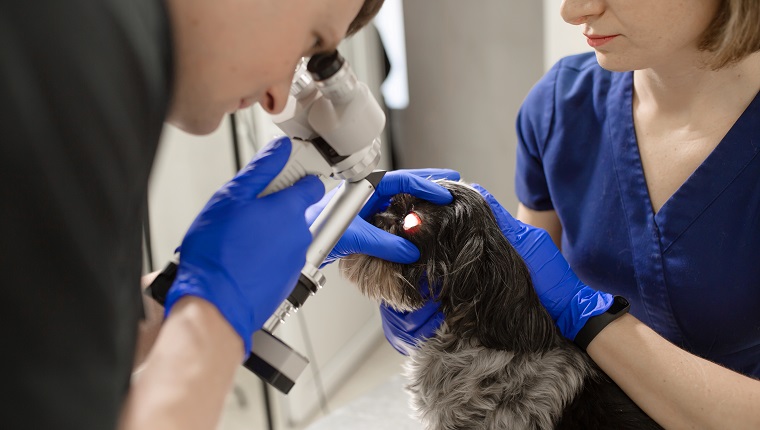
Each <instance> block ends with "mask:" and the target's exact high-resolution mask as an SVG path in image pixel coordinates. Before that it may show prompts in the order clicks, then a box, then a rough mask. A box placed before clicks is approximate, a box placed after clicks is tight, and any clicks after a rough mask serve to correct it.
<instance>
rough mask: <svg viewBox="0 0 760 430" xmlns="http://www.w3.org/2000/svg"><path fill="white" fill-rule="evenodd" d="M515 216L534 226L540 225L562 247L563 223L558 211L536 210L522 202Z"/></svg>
mask: <svg viewBox="0 0 760 430" xmlns="http://www.w3.org/2000/svg"><path fill="white" fill-rule="evenodd" d="M515 218H517V219H519V220H520V221H522V222H524V223H525V224H530V225H532V226H533V227H538V228H542V229H544V230H546V232H547V233H549V236H551V237H552V241H553V242H554V244H555V245H557V248H559V249H560V250H561V249H562V224H560V222H559V217H558V216H557V212H555V211H553V210H548V211H536V210H533V209H529V208H527V207H525V205H523V204H522V203H520V204H519V205H518V206H517V215H516V216H515Z"/></svg>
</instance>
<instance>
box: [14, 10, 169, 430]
mask: <svg viewBox="0 0 760 430" xmlns="http://www.w3.org/2000/svg"><path fill="white" fill-rule="evenodd" d="M170 44H171V41H170V29H169V24H168V18H167V15H166V11H165V9H164V5H163V4H162V2H161V0H130V1H118V0H66V1H60V0H42V1H4V2H0V58H2V60H1V61H0V100H2V103H0V106H2V107H0V141H1V143H0V199H1V201H2V203H1V204H0V285H2V301H3V304H4V306H3V307H4V312H3V324H2V332H3V335H2V339H3V346H2V351H3V352H2V354H0V355H1V356H2V357H3V358H2V363H3V369H4V373H5V376H4V377H3V381H2V382H0V386H2V390H3V392H4V398H5V399H9V400H6V401H9V402H10V403H6V405H5V406H6V407H4V408H3V409H4V413H3V417H2V420H3V427H6V426H7V427H6V428H13V429H21V428H29V429H77V430H82V429H108V428H114V427H115V425H116V422H117V419H118V417H119V413H120V410H121V405H122V402H123V400H124V397H125V395H126V390H127V388H128V383H129V376H130V372H131V368H132V362H133V355H134V347H135V338H136V329H137V322H138V318H139V316H140V312H141V306H142V305H141V299H140V294H139V277H140V273H141V243H140V231H141V230H140V229H141V222H140V221H141V212H142V209H143V204H144V201H145V193H146V188H147V180H148V175H149V172H150V167H151V164H152V162H153V157H154V154H155V150H156V145H157V142H158V138H159V135H160V132H161V128H162V123H163V120H164V117H165V113H166V109H167V105H168V100H169V91H170V85H171V83H170V78H171V72H172V70H171V47H170Z"/></svg>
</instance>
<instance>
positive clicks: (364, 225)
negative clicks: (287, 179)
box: [306, 169, 459, 264]
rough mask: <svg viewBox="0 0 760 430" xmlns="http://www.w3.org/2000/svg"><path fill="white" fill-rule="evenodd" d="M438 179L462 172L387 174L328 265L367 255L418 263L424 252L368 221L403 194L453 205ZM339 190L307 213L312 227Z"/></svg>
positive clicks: (330, 255) (435, 170) (396, 172)
mask: <svg viewBox="0 0 760 430" xmlns="http://www.w3.org/2000/svg"><path fill="white" fill-rule="evenodd" d="M434 179H450V180H453V181H458V180H459V173H458V172H456V171H453V170H447V169H418V170H395V171H391V172H388V173H386V174H385V176H384V177H383V179H382V180H381V181H380V183H379V184H378V185H377V188H376V189H375V193H374V194H373V195H372V197H370V199H369V201H368V202H367V204H366V205H364V208H362V210H361V212H359V216H357V217H356V219H354V221H353V222H352V223H351V225H350V226H349V227H348V229H347V230H346V232H345V233H344V234H343V236H342V237H341V238H340V240H339V241H338V243H337V244H336V245H335V248H333V250H332V251H330V254H328V256H327V258H326V259H325V264H328V263H331V262H333V261H335V260H337V259H340V258H343V257H345V256H348V255H351V254H367V255H371V256H373V257H377V258H382V259H383V260H388V261H392V262H395V263H402V264H408V263H414V262H415V261H417V260H418V259H419V258H420V251H419V250H418V249H417V247H416V246H414V245H413V244H412V243H411V242H409V241H408V240H406V239H403V238H401V237H398V236H396V235H394V234H390V233H388V232H386V231H384V230H382V229H379V228H377V227H375V226H374V225H372V224H370V223H369V222H368V221H367V220H370V219H371V218H372V216H373V215H375V214H376V213H378V212H379V211H381V210H383V209H385V208H387V207H388V205H389V204H390V199H391V197H393V196H394V195H396V194H399V193H407V194H411V195H413V196H415V197H419V198H421V199H424V200H427V201H429V202H432V203H436V204H448V203H451V199H452V197H451V193H450V192H449V190H447V189H446V188H444V187H442V186H440V185H438V184H436V183H434V182H432V181H431V180H434ZM336 191H337V189H335V190H332V191H330V192H329V193H327V195H325V197H324V198H323V199H322V200H321V201H320V202H319V203H317V204H315V205H314V206H312V207H310V208H309V210H308V211H307V212H306V218H307V220H308V222H309V224H311V223H312V222H314V220H315V219H316V218H317V216H318V215H319V214H320V212H322V210H323V209H324V208H325V206H327V203H328V202H329V201H330V198H332V196H333V195H334V194H335V192H336Z"/></svg>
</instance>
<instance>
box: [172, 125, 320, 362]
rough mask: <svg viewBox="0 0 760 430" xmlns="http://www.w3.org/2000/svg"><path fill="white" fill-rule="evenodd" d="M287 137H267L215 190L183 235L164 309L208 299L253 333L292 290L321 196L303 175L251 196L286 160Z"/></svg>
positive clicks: (247, 342) (238, 327)
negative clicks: (309, 219)
mask: <svg viewBox="0 0 760 430" xmlns="http://www.w3.org/2000/svg"><path fill="white" fill-rule="evenodd" d="M290 149H291V142H290V139H288V138H280V139H278V140H275V141H273V142H271V143H270V144H269V145H268V146H267V147H266V148H265V149H264V150H262V151H261V152H259V154H257V155H256V157H255V158H254V159H253V160H252V161H251V162H250V163H249V164H248V165H247V166H246V167H245V168H244V169H242V170H241V171H240V172H239V173H238V174H237V176H235V178H234V179H232V180H231V181H230V182H228V183H227V184H226V185H225V186H223V187H222V188H221V189H220V190H219V191H217V192H216V193H215V194H214V195H213V196H212V197H211V200H209V202H208V203H207V204H206V207H204V208H203V210H202V211H201V213H200V214H199V215H198V217H197V218H196V219H195V221H193V224H192V225H191V226H190V229H189V230H188V231H187V234H186V235H185V238H184V240H183V241H182V246H181V254H180V262H179V268H178V272H177V277H176V279H175V281H174V284H173V285H172V287H171V289H170V290H169V293H168V295H167V298H166V311H165V312H166V315H167V316H168V315H170V314H171V311H172V307H173V305H174V304H175V303H176V302H177V301H178V300H180V299H181V298H182V297H185V296H188V295H191V296H197V297H200V298H203V299H205V300H207V301H209V302H211V303H212V304H213V305H214V306H216V308H217V309H219V312H220V313H221V314H222V315H223V316H224V318H225V319H226V320H227V321H228V322H229V323H230V325H231V326H232V327H233V328H234V329H235V331H236V332H237V333H238V334H239V335H240V337H241V338H242V339H243V344H244V347H245V354H246V356H247V355H248V354H249V353H250V350H251V336H252V334H253V332H254V331H256V330H259V329H260V328H261V327H262V326H263V325H264V323H265V322H266V320H267V319H268V318H269V317H270V316H271V315H272V314H273V313H274V311H275V310H276V309H277V307H278V306H279V305H280V303H282V302H283V301H284V300H285V299H286V298H287V297H288V295H289V294H290V292H291V291H292V289H293V287H294V286H295V283H296V281H297V279H298V276H299V273H300V272H301V269H302V268H303V265H304V263H305V262H306V249H307V248H308V246H309V244H310V243H311V234H310V233H309V225H308V224H307V223H306V219H305V212H306V209H307V208H308V207H309V206H310V205H313V204H314V203H316V202H317V201H319V199H320V198H321V197H322V196H323V195H324V192H325V190H324V185H323V184H322V182H321V181H320V180H319V179H318V178H316V177H315V176H307V177H305V178H303V179H301V180H300V181H298V182H297V183H296V184H294V185H293V186H291V187H289V188H287V189H284V190H282V191H280V192H277V193H273V194H270V195H268V196H266V197H262V198H257V197H256V196H257V195H258V194H259V193H260V192H261V191H262V190H264V188H266V186H267V185H268V184H269V182H271V181H272V179H274V178H275V176H277V174H278V173H279V172H280V171H281V170H282V168H283V167H284V166H285V163H286V162H287V160H288V157H289V155H290Z"/></svg>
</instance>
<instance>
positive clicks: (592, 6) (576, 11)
mask: <svg viewBox="0 0 760 430" xmlns="http://www.w3.org/2000/svg"><path fill="white" fill-rule="evenodd" d="M604 7H605V6H604V0H562V6H560V14H561V15H562V19H564V20H565V22H567V23H568V24H572V25H579V24H585V23H586V22H588V21H590V20H593V19H594V18H595V17H597V16H599V15H601V14H602V13H603V12H604Z"/></svg>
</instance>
